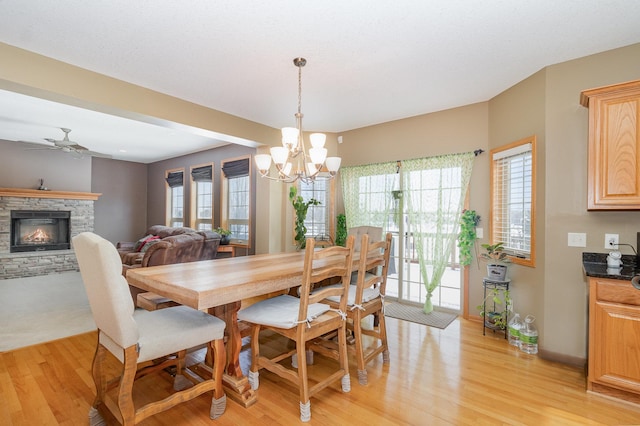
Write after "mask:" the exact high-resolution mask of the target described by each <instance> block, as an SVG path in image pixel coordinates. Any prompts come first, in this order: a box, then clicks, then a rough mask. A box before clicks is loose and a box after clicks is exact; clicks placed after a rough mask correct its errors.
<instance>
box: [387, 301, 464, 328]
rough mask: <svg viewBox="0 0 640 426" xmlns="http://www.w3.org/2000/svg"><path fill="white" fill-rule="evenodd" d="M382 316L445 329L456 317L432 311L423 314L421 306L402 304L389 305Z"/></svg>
mask: <svg viewBox="0 0 640 426" xmlns="http://www.w3.org/2000/svg"><path fill="white" fill-rule="evenodd" d="M384 315H385V316H387V317H391V318H397V319H401V320H405V321H411V322H415V323H418V324H424V325H428V326H429V327H436V328H441V329H445V328H447V326H448V325H449V324H451V323H452V322H453V320H455V319H456V318H457V317H458V315H456V314H450V313H447V312H439V311H433V312H431V313H429V314H425V313H424V312H423V311H422V306H412V305H405V304H402V303H389V304H388V305H385V307H384Z"/></svg>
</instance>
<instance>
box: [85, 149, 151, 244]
mask: <svg viewBox="0 0 640 426" xmlns="http://www.w3.org/2000/svg"><path fill="white" fill-rule="evenodd" d="M91 192H95V193H99V194H102V195H101V196H100V198H99V199H98V200H97V201H96V202H95V233H96V234H98V235H100V236H102V237H104V238H106V239H107V240H109V241H111V242H112V243H114V244H115V243H117V242H118V241H136V240H137V239H138V238H140V237H141V236H142V234H143V233H144V232H145V230H146V229H147V227H148V226H147V165H146V164H141V163H133V162H129V161H119V160H108V159H104V158H93V160H92V167H91Z"/></svg>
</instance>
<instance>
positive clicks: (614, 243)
mask: <svg viewBox="0 0 640 426" xmlns="http://www.w3.org/2000/svg"><path fill="white" fill-rule="evenodd" d="M619 242H620V241H619V240H618V234H604V248H606V249H612V250H617V249H618V243H619Z"/></svg>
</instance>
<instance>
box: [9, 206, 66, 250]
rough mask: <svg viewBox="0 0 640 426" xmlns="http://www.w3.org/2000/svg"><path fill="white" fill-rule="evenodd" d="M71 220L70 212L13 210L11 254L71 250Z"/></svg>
mask: <svg viewBox="0 0 640 426" xmlns="http://www.w3.org/2000/svg"><path fill="white" fill-rule="evenodd" d="M70 219H71V212H69V211H44V210H12V211H11V245H10V247H9V250H10V252H11V253H14V252H25V251H41V250H68V249H70V248H71V244H70V226H69V222H70Z"/></svg>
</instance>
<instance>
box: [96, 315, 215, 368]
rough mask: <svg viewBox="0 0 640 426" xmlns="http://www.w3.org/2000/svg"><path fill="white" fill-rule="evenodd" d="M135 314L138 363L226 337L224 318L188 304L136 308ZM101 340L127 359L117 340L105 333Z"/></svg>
mask: <svg viewBox="0 0 640 426" xmlns="http://www.w3.org/2000/svg"><path fill="white" fill-rule="evenodd" d="M133 317H134V319H135V321H136V323H137V324H138V330H139V332H140V339H139V341H138V344H139V345H140V352H139V354H138V362H144V361H149V360H152V359H156V358H160V357H162V356H164V355H167V354H171V353H175V352H178V351H180V350H182V349H189V348H193V347H196V346H199V345H202V344H203V343H207V342H209V341H211V340H216V339H222V338H223V337H224V329H225V323H224V321H222V320H221V319H220V318H216V317H214V316H213V315H209V314H207V313H205V312H201V311H198V310H196V309H192V308H189V307H188V306H175V307H171V308H165V309H159V310H157V311H147V310H144V309H136V310H135V312H134V314H133ZM100 342H101V343H102V344H103V345H104V346H105V347H106V348H107V349H108V350H109V351H110V352H111V353H113V355H114V356H115V357H116V358H118V359H119V360H120V361H121V362H123V360H124V356H123V355H124V354H123V351H122V348H120V347H119V346H118V345H116V344H115V342H114V341H113V340H111V339H110V338H109V337H108V336H106V334H104V333H101V335H100Z"/></svg>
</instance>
